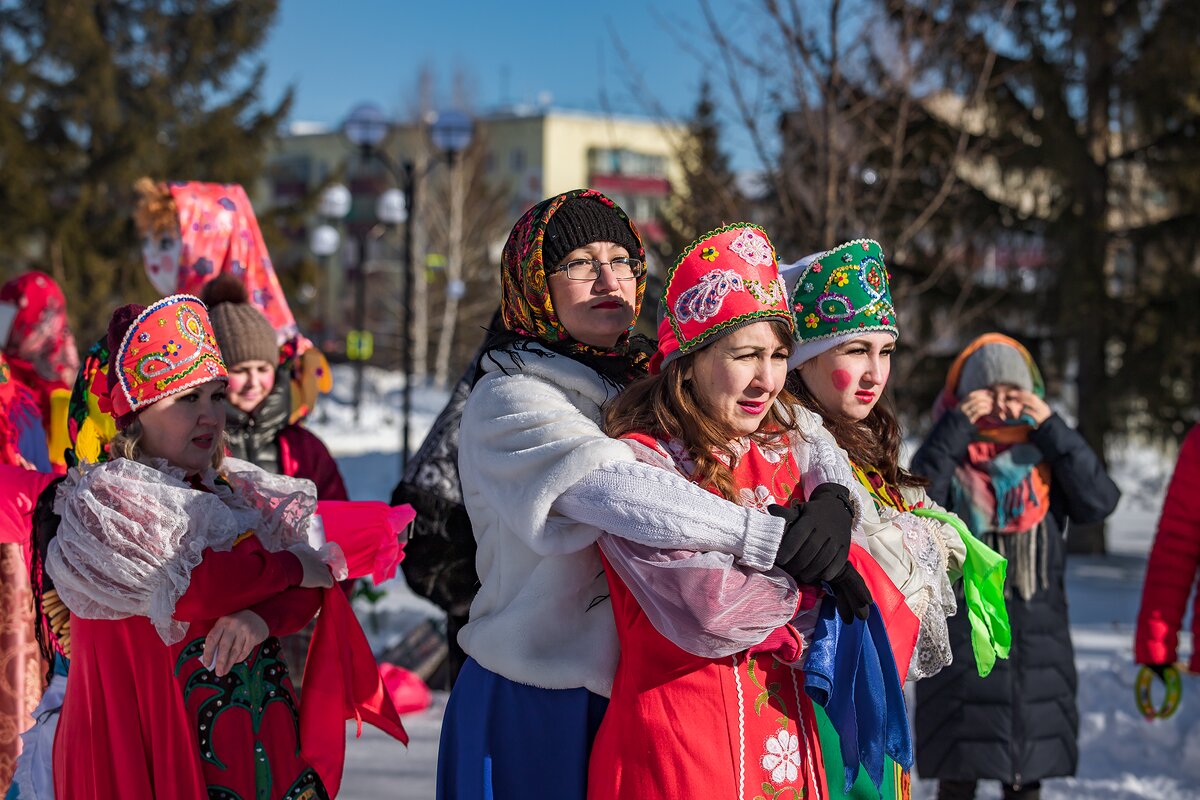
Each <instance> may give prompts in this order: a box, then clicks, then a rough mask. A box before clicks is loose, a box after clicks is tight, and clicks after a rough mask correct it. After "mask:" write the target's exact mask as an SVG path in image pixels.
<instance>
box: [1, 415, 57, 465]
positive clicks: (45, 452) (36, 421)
mask: <svg viewBox="0 0 1200 800" xmlns="http://www.w3.org/2000/svg"><path fill="white" fill-rule="evenodd" d="M10 411H11V412H12V413H14V414H16V413H19V412H18V410H16V409H10ZM30 411H32V412H35V413H28V414H24V415H23V416H21V417H19V418H17V419H14V420H13V422H14V423H15V424H16V426H17V427H19V428H20V429H21V432H20V433H18V434H17V450H18V451H20V453H21V456H22V457H24V459H25V460H26V461H28V462H29V463H30V464H32V465H33V466H34V469H36V470H37V471H38V472H50V471H51V468H50V448H49V446H48V445H47V444H46V431H45V430H44V429H43V428H42V420H41V417H39V416H37V414H36V411H37V409H36V408H33V407H31V408H30Z"/></svg>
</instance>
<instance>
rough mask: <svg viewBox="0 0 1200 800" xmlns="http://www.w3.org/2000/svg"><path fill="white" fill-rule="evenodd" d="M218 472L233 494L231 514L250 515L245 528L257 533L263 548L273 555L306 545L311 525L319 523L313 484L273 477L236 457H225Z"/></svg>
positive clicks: (297, 479)
mask: <svg viewBox="0 0 1200 800" xmlns="http://www.w3.org/2000/svg"><path fill="white" fill-rule="evenodd" d="M221 473H222V475H223V476H224V478H225V480H226V481H227V482H228V483H229V486H230V487H231V489H232V492H233V497H232V498H231V499H230V500H229V501H228V502H229V505H230V506H231V507H232V508H233V509H234V514H235V515H239V516H240V515H241V514H242V513H246V512H252V515H249V516H248V518H249V519H250V520H251V522H250V523H248V527H252V528H253V529H254V531H255V533H257V534H258V538H259V540H260V541H261V542H262V543H263V547H265V548H267V549H268V550H270V551H272V552H275V551H278V550H287V549H288V548H290V547H293V546H295V545H298V544H307V543H308V542H309V529H310V526H313V525H316V524H318V523H317V521H316V513H317V487H316V484H314V483H313V482H312V481H310V480H306V479H304V478H292V477H289V476H287V475H276V474H274V473H270V472H267V471H266V470H264V469H262V468H260V467H257V466H255V465H254V464H251V463H250V462H248V461H242V460H240V459H236V458H226V459H225V460H224V462H222V464H221ZM217 491H218V493H219V489H217Z"/></svg>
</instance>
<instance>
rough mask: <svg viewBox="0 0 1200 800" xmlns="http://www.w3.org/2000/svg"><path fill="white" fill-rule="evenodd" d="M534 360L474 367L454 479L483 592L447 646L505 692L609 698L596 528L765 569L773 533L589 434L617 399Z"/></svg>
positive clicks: (777, 534)
mask: <svg viewBox="0 0 1200 800" xmlns="http://www.w3.org/2000/svg"><path fill="white" fill-rule="evenodd" d="M533 349H534V350H535V351H536V352H521V353H519V356H514V355H510V354H506V353H495V354H494V357H488V358H485V359H484V360H483V364H482V366H483V369H484V370H485V375H484V376H483V377H482V378H481V379H480V381H479V382H478V384H476V386H475V388H474V389H473V390H472V391H471V395H470V397H469V398H468V399H467V402H466V405H465V406H464V408H463V415H462V427H461V433H460V440H459V474H460V477H461V480H462V487H463V502H464V504H465V505H466V508H467V512H468V513H469V514H470V516H471V525H472V528H473V529H474V532H475V538H476V540H477V542H478V544H479V550H478V554H477V556H476V569H477V571H478V573H479V580H480V589H479V593H478V595H476V597H475V601H474V602H473V603H472V604H471V615H470V622H468V623H467V625H466V626H464V627H463V629H462V630H461V631H460V632H459V636H458V640H459V643H460V644H461V645H462V647H463V649H464V650H465V651H466V652H467V654H468V655H470V656H471V657H473V658H474V659H475V660H476V661H478V662H479V663H480V664H481V665H482V666H483V667H485V668H486V669H489V670H491V671H492V672H495V673H497V674H499V675H503V676H504V677H506V678H508V679H510V680H513V681H517V682H519V683H524V684H528V685H531V686H540V687H543V688H547V689H573V688H577V687H585V688H587V689H589V690H590V691H592V692H595V693H597V694H601V695H604V696H608V695H609V694H610V692H611V689H612V680H613V675H614V673H615V671H616V665H617V655H618V645H617V634H616V627H615V625H614V622H613V615H612V609H611V608H610V607H609V605H608V602H607V596H608V586H607V584H606V582H605V579H604V570H603V567H602V565H601V563H600V555H599V550H598V548H597V547H596V546H595V542H596V539H597V537H598V536H599V535H600V532H601V528H600V527H599V526H603V528H604V530H606V531H607V532H608V533H610V534H612V535H614V536H619V537H622V538H627V539H630V540H631V541H636V542H639V543H641V544H647V545H651V546H655V547H661V548H676V549H687V550H697V551H715V552H724V553H730V554H732V555H733V556H735V558H737V559H738V561H739V562H741V563H745V564H747V565H748V566H751V567H754V568H756V569H767V568H769V567H770V566H771V565H772V563H773V562H774V559H775V553H776V551H777V550H778V549H779V540H780V538H781V537H782V535H783V522H782V520H781V519H779V518H777V517H772V516H770V515H768V514H763V513H761V512H759V511H755V510H751V509H745V508H741V507H740V506H737V505H734V504H733V503H729V502H726V501H725V500H722V499H721V498H719V497H717V496H715V495H713V494H712V493H710V492H707V491H705V490H704V489H701V488H700V487H698V486H696V485H694V484H692V483H691V482H689V481H688V480H686V479H685V478H682V477H681V476H679V475H675V474H672V473H669V472H667V471H665V470H661V469H657V468H655V467H652V466H649V465H645V464H639V463H637V461H636V460H635V458H634V455H633V452H632V450H631V449H630V448H629V447H628V446H627V445H626V444H624V443H623V442H619V441H617V440H615V439H611V438H609V437H608V436H606V435H605V434H604V432H603V431H602V430H601V428H600V422H601V416H602V410H601V409H602V407H603V405H604V404H605V403H606V402H607V401H608V400H609V399H611V397H612V396H614V395H615V392H616V390H615V389H614V387H612V386H611V385H609V384H607V383H605V382H604V381H603V380H602V379H601V378H600V376H599V375H598V374H597V373H596V372H595V371H594V370H592V369H590V368H589V367H586V366H584V365H583V364H580V363H579V362H577V361H574V360H572V359H569V358H566V357H564V356H560V355H557V354H554V353H552V352H550V351H549V350H545V349H542V348H539V347H537V346H536V345H534V346H533Z"/></svg>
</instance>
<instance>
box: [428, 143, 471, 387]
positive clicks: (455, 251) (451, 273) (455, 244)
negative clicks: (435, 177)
mask: <svg viewBox="0 0 1200 800" xmlns="http://www.w3.org/2000/svg"><path fill="white" fill-rule="evenodd" d="M451 171H452V173H453V174H451V176H450V226H449V228H450V229H449V237H448V238H449V242H448V246H447V251H448V252H447V258H446V303H445V305H444V306H443V307H442V326H441V329H440V331H439V332H438V347H437V359H436V361H435V362H434V376H433V379H434V383H435V384H437V385H438V386H445V385H446V383H447V381H448V380H449V377H450V358H451V355H452V352H451V351H452V349H453V346H454V331H455V328H456V327H457V323H458V300H459V297H460V296H461V291H462V273H463V270H462V253H463V205H464V203H465V201H466V180H465V173H466V168H465V165H463V164H462V163H461V159H455V161H454V164H453V165H452V167H451Z"/></svg>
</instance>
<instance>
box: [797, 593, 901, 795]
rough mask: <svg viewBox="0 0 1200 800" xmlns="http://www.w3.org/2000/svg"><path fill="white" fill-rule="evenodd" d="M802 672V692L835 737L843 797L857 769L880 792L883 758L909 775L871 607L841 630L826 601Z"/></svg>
mask: <svg viewBox="0 0 1200 800" xmlns="http://www.w3.org/2000/svg"><path fill="white" fill-rule="evenodd" d="M804 672H805V678H804V689H805V691H807V692H808V695H809V697H811V698H812V699H813V702H815V703H817V704H818V705H820V706H821V707H822V708H824V709H825V713H826V714H827V715H828V716H829V720H830V722H832V723H833V727H834V728H835V729H836V730H837V732H838V741H839V744H840V749H841V754H842V763H843V764H844V765H845V775H844V779H845V788H844V789H843V791H844V792H845V793H847V794H848V793H849V792H850V790H851V787H852V786H853V785H854V781H855V779H856V778H857V777H858V771H859V765H860V764H861V765H862V768H863V769H865V770H866V771H867V775H868V776H869V777H870V778H871V782H872V783H874V784H875V788H876V789H878V788H880V786H881V785H882V784H883V768H884V755H885V754H886V755H889V756H891V757H892V760H893V761H895V762H896V763H897V764H899V765H900V766H901V767H902V768H904V769H905V770H910V769H912V764H913V748H912V734H911V732H910V731H909V728H908V714H907V712H906V711H905V708H904V688H903V686H902V685H901V683H900V676H899V674H898V673H897V672H896V659H895V657H894V656H893V655H892V646H891V643H890V642H889V641H888V638H887V630H886V629H885V628H884V625H883V617H882V616H881V615H880V613H879V608H878V607H877V606H876V605H875V604H874V603H872V604H871V613H870V616H869V617H868V618H867V619H866V620H865V621H864V620H861V619H855V620H854V621H853V622H852V623H851V624H849V625H847V624H845V623H844V622H842V620H841V618H840V617H839V616H838V614H837V603H836V601H835V600H834V599H833V597H832V596H826V598H825V599H824V600H823V601H822V605H821V615H820V618H819V619H818V621H817V628H816V631H815V632H814V634H813V642H812V644H811V645H810V646H809V650H808V658H807V660H806V661H805V662H804Z"/></svg>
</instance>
